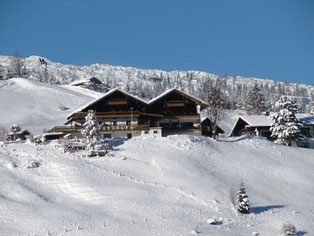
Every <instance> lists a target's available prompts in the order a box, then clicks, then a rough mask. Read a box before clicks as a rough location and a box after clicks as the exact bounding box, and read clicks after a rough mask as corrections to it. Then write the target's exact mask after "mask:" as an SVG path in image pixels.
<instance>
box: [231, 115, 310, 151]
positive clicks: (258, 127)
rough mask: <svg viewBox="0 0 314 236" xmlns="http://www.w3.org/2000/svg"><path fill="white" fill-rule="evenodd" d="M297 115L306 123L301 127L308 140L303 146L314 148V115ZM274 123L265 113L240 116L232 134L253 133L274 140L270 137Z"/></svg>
mask: <svg viewBox="0 0 314 236" xmlns="http://www.w3.org/2000/svg"><path fill="white" fill-rule="evenodd" d="M296 117H297V118H298V119H299V121H301V122H303V123H304V125H303V126H302V127H300V131H301V133H302V134H303V135H304V136H305V137H306V138H307V140H305V141H304V142H303V146H304V147H309V148H314V117H313V116H308V115H304V114H296ZM272 124H273V121H272V120H271V119H269V118H268V116H265V115H250V116H240V117H238V119H237V120H236V122H235V124H234V126H233V128H232V130H231V133H230V136H242V135H246V134H252V135H257V136H262V137H266V138H267V139H269V140H274V139H273V138H271V137H270V135H271V131H270V127H271V126H272Z"/></svg>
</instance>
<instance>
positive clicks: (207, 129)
mask: <svg viewBox="0 0 314 236" xmlns="http://www.w3.org/2000/svg"><path fill="white" fill-rule="evenodd" d="M201 131H202V135H203V136H207V137H212V135H213V122H212V121H211V120H210V119H208V118H207V117H206V118H203V119H202V121H201ZM224 133H225V131H224V130H223V129H221V128H220V127H219V126H217V131H216V135H220V134H224Z"/></svg>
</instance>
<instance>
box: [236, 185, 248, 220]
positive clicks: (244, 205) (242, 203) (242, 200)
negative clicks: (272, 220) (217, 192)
mask: <svg viewBox="0 0 314 236" xmlns="http://www.w3.org/2000/svg"><path fill="white" fill-rule="evenodd" d="M237 203H238V205H237V211H238V212H240V213H245V214H248V213H250V211H251V208H250V204H249V197H248V195H247V194H246V190H245V187H244V183H243V182H241V184H240V189H239V191H238V197H237Z"/></svg>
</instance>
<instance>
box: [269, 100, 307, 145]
mask: <svg viewBox="0 0 314 236" xmlns="http://www.w3.org/2000/svg"><path fill="white" fill-rule="evenodd" d="M275 107H276V109H278V112H276V113H274V114H272V115H270V119H272V120H273V121H274V124H273V125H272V126H271V128H270V131H271V132H272V133H271V137H272V138H275V139H276V140H275V142H276V143H279V144H284V145H288V146H299V145H300V144H301V142H302V141H303V136H302V135H301V132H300V129H299V127H300V126H302V123H301V122H299V121H298V119H297V118H296V116H295V113H296V112H297V110H298V109H297V105H296V103H295V102H294V100H293V99H291V98H290V97H288V96H286V95H283V96H281V97H280V98H279V100H278V101H277V102H276V104H275Z"/></svg>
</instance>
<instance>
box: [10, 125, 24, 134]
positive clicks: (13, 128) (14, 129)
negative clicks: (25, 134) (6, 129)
mask: <svg viewBox="0 0 314 236" xmlns="http://www.w3.org/2000/svg"><path fill="white" fill-rule="evenodd" d="M21 131H22V128H21V126H19V125H17V124H13V125H11V126H10V133H11V134H19V133H20V132H21Z"/></svg>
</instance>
